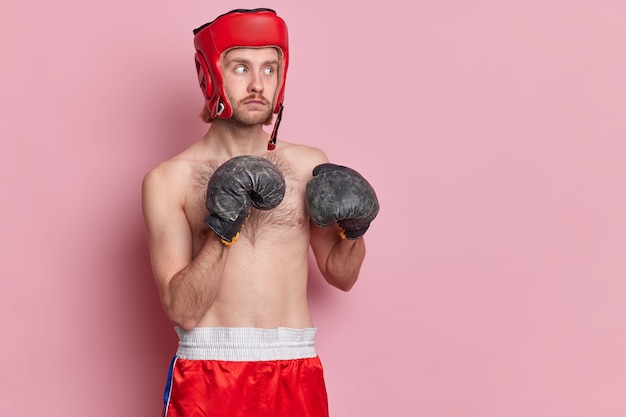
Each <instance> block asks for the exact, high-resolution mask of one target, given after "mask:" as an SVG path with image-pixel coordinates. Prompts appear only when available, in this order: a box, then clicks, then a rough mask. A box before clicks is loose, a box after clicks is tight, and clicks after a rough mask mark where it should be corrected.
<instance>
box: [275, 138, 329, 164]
mask: <svg viewBox="0 0 626 417" xmlns="http://www.w3.org/2000/svg"><path fill="white" fill-rule="evenodd" d="M281 145H283V149H284V152H285V153H286V154H288V155H289V156H290V157H291V158H296V159H307V160H310V161H311V162H315V161H323V160H326V159H327V157H326V154H325V153H324V151H323V150H322V149H320V148H317V147H315V146H311V145H305V144H301V143H291V142H284V141H283V142H282V143H281Z"/></svg>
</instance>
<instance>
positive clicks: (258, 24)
mask: <svg viewBox="0 0 626 417" xmlns="http://www.w3.org/2000/svg"><path fill="white" fill-rule="evenodd" d="M193 33H194V42H193V43H194V46H195V48H196V70H197V71H198V81H199V82H200V88H201V89H202V93H203V94H204V97H205V98H206V105H207V108H208V110H209V112H210V114H211V118H213V119H215V118H223V119H229V118H230V117H231V116H232V114H233V109H232V107H231V104H230V102H229V101H228V97H227V96H226V92H225V91H224V77H223V74H222V57H223V56H224V54H225V53H226V52H227V51H228V50H229V49H232V48H236V47H243V48H264V47H274V48H277V49H278V51H279V55H281V56H280V57H279V58H281V57H282V62H281V63H280V64H279V68H278V82H279V84H278V87H277V89H276V94H275V96H274V110H273V111H274V113H278V111H279V109H280V107H281V105H282V102H283V95H284V91H285V79H286V76H287V67H288V64H289V40H288V36H287V25H286V24H285V22H284V21H283V19H281V18H280V17H278V16H277V15H276V12H275V11H274V10H271V9H253V10H247V9H236V10H232V11H230V12H228V13H225V14H223V15H221V16H219V17H218V18H217V19H215V20H213V21H212V22H209V23H207V24H205V25H203V26H200V27H199V28H197V29H195V30H194V31H193Z"/></svg>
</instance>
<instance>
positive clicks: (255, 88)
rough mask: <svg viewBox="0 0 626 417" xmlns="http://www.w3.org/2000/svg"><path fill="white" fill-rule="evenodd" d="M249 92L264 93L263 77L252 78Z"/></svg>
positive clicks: (256, 75) (257, 75)
mask: <svg viewBox="0 0 626 417" xmlns="http://www.w3.org/2000/svg"><path fill="white" fill-rule="evenodd" d="M248 90H249V91H250V92H254V93H260V92H261V91H263V81H262V80H261V76H260V75H259V74H255V75H253V76H252V79H251V80H250V84H249V85H248Z"/></svg>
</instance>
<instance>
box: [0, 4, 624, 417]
mask: <svg viewBox="0 0 626 417" xmlns="http://www.w3.org/2000/svg"><path fill="white" fill-rule="evenodd" d="M217 4H218V2H210V1H196V0H189V1H185V2H173V1H152V2H138V1H136V2H133V1H119V0H109V1H108V2H99V3H94V2H84V1H71V0H61V1H56V2H43V1H40V2H32V1H31V2H28V1H26V2H12V3H11V2H8V3H7V2H4V3H3V5H2V6H0V31H1V35H2V41H1V42H2V43H1V45H2V46H1V51H2V62H3V63H2V65H1V66H0V81H1V85H2V93H1V94H0V108H1V111H0V135H1V144H0V180H1V183H2V195H3V197H2V198H0V209H1V213H2V222H1V223H0V235H1V236H2V239H0V256H1V257H2V279H1V280H0V306H1V307H0V308H2V314H1V315H0V328H1V329H2V331H3V337H2V340H3V342H2V344H1V345H0V358H1V359H0V361H1V362H0V367H1V369H2V375H3V377H2V378H1V379H0V381H1V382H0V415H2V416H21V417H31V416H32V417H34V416H42V415H46V416H52V417H55V416H76V417H78V416H81V417H82V416H89V417H101V416H102V417H104V416H110V415H115V416H156V415H159V412H160V407H161V403H160V401H161V392H162V388H163V382H164V379H165V372H166V367H167V365H168V363H169V360H170V356H171V355H172V353H173V351H174V349H175V342H176V340H175V337H174V334H173V331H172V330H171V327H170V324H169V323H168V321H167V319H166V318H165V315H164V314H163V312H162V310H161V306H160V303H159V301H158V298H157V293H156V289H155V287H154V284H153V282H152V277H151V275H150V268H149V261H148V257H147V250H146V243H145V238H144V231H143V223H142V218H141V211H140V183H141V179H142V176H143V174H144V173H145V172H146V171H147V170H148V169H149V168H150V167H151V166H153V165H154V164H156V163H157V162H160V161H161V160H164V159H166V158H169V157H170V156H172V155H173V154H174V153H176V152H178V151H179V150H181V149H182V148H184V147H185V146H187V145H188V144H190V143H191V142H192V141H194V140H195V139H196V138H197V137H198V136H199V135H201V134H202V133H203V132H204V130H205V126H204V125H203V124H202V123H201V122H199V120H198V119H197V118H196V113H197V111H198V109H199V106H200V105H201V98H200V93H199V90H198V88H197V85H196V78H195V74H194V68H193V55H192V53H193V50H192V44H191V29H192V28H194V27H195V26H198V25H200V24H202V23H204V22H205V21H207V20H210V19H211V18H213V17H214V16H215V15H217V14H219V13H222V12H224V11H226V10H227V9H229V8H231V6H230V5H225V4H226V3H224V2H222V3H220V4H221V5H220V6H217ZM363 4H365V3H363V2H357V1H343V2H339V1H327V0H320V1H316V2H286V1H285V2H280V1H269V0H268V1H267V2H265V3H258V2H253V1H241V2H239V3H238V4H237V5H236V6H233V7H232V8H234V7H259V6H267V7H273V8H275V9H277V10H278V12H279V14H281V15H282V16H283V17H285V19H286V20H287V22H288V23H289V26H290V31H291V32H290V33H291V44H292V48H293V49H292V66H291V73H290V75H289V80H288V84H287V93H286V112H285V117H284V119H283V125H282V127H281V136H282V137H283V138H284V139H286V140H291V141H294V142H301V143H309V144H315V145H317V146H320V147H323V148H324V149H326V150H327V152H328V154H329V156H330V157H331V159H332V160H334V161H335V162H338V163H343V164H347V165H350V166H352V167H354V168H356V169H357V170H360V171H361V172H362V173H363V174H364V175H365V176H366V177H367V178H369V179H370V180H371V182H372V184H373V185H374V186H375V187H376V189H377V191H378V194H379V197H380V200H381V204H382V210H381V213H380V216H379V218H378V219H377V220H376V221H375V223H374V224H373V225H372V228H371V229H370V232H368V235H367V239H368V245H369V246H368V258H367V261H366V264H365V265H364V268H363V272H362V276H361V280H360V282H359V283H358V284H357V286H356V287H355V288H354V289H353V291H352V292H350V293H347V294H344V293H340V292H338V291H336V290H333V289H332V288H330V287H329V286H327V285H323V284H322V283H321V280H320V277H319V275H318V274H317V272H315V273H313V276H312V282H311V299H312V308H313V310H314V316H315V320H316V323H317V325H318V327H319V328H320V331H319V339H318V341H319V352H320V355H321V356H322V359H323V360H324V362H325V365H326V375H327V383H328V388H329V396H330V403H331V411H332V415H333V417H355V416H358V417H370V416H372V417H374V416H376V417H379V416H417V415H420V416H429V417H459V416H463V417H474V416H475V417H502V416H506V417H517V416H519V417H522V416H523V417H527V416H567V417H582V416H590V417H591V416H593V417H597V416H602V417H612V416H616V417H617V416H624V415H626V396H624V390H625V389H626V355H625V354H624V352H625V351H626V319H625V315H626V307H625V305H626V280H625V278H626V167H625V163H624V159H625V158H624V154H625V152H626V145H625V144H624V143H625V142H624V139H625V137H626V121H625V119H626V117H625V110H626V78H625V77H624V74H626V52H625V50H626V49H625V48H624V44H625V42H626V26H625V25H624V21H625V20H626V6H625V5H624V2H622V1H617V0H615V1H609V0H598V1H591V0H587V1H566V0H531V1H519V2H501V1H495V0H491V1H490V0H479V1H473V2H465V1H452V0H444V1H438V2H434V1H433V2H424V1H420V2H408V1H404V0H392V1H386V2H382V3H381V7H378V8H363V6H362V5H363ZM505 4H506V5H505ZM331 10H332V12H330V11H331Z"/></svg>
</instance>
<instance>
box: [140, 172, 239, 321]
mask: <svg viewBox="0 0 626 417" xmlns="http://www.w3.org/2000/svg"><path fill="white" fill-rule="evenodd" d="M182 178H186V176H185V175H180V173H177V172H176V169H175V168H173V167H166V166H160V167H157V168H156V169H154V170H152V171H151V172H149V173H148V174H147V175H146V177H145V178H144V181H143V187H142V203H143V213H144V220H145V223H146V228H147V235H148V244H149V247H150V257H151V261H152V269H153V273H154V277H155V280H156V282H157V286H158V289H159V294H160V296H161V301H162V303H163V306H164V308H165V311H166V313H167V315H168V317H169V318H170V319H171V320H172V321H173V322H174V323H175V324H176V325H178V326H180V327H182V328H184V329H191V328H193V327H195V326H196V324H197V323H198V321H199V320H200V319H201V318H202V317H203V316H204V314H205V313H206V311H207V310H208V309H209V308H210V307H211V305H212V303H213V301H214V300H215V297H216V296H217V293H218V290H219V285H220V279H221V276H222V273H223V270H224V265H225V263H226V259H227V256H228V248H227V247H225V246H224V245H223V244H222V243H221V241H220V238H219V237H218V236H217V235H214V234H212V233H211V234H210V236H209V238H208V240H207V241H206V243H205V244H204V246H203V247H202V249H201V250H200V252H199V253H198V254H197V256H196V257H195V258H193V259H192V232H191V229H190V227H189V224H188V222H187V218H186V216H185V213H184V209H183V203H184V199H183V197H182V196H181V192H182V191H181V190H184V189H185V188H184V185H183V184H180V182H181V179H182Z"/></svg>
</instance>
